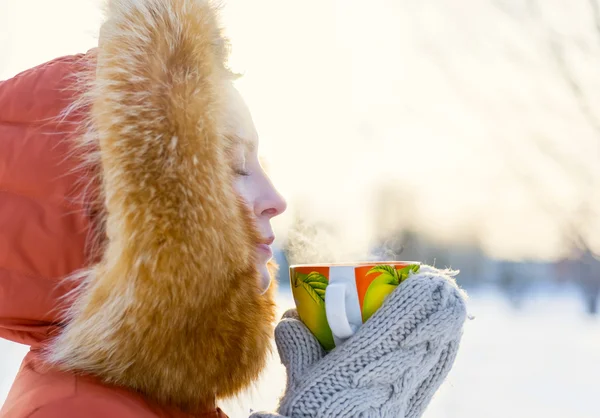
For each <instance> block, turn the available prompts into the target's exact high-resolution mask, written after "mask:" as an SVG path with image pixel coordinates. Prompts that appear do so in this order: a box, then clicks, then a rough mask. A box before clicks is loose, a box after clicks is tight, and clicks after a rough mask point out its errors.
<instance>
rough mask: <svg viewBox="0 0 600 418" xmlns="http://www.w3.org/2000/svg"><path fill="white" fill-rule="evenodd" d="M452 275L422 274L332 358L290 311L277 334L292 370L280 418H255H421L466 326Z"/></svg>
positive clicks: (259, 416) (424, 270)
mask: <svg viewBox="0 0 600 418" xmlns="http://www.w3.org/2000/svg"><path fill="white" fill-rule="evenodd" d="M452 276H453V274H452V273H451V272H448V271H440V270H437V269H434V268H432V267H427V266H423V267H421V270H420V271H419V273H417V274H415V275H413V276H411V277H409V278H408V279H407V280H406V281H404V282H403V283H401V284H400V286H398V288H397V289H396V290H395V291H394V292H392V294H390V296H389V297H388V298H387V299H386V301H385V303H384V304H383V306H382V307H381V308H380V309H379V310H378V311H377V312H376V313H375V314H374V315H373V316H372V317H371V318H370V319H369V320H368V321H367V322H366V323H365V324H364V325H363V326H362V327H361V328H360V329H359V330H358V332H357V333H356V334H355V335H354V336H353V337H351V338H350V339H349V340H348V341H346V342H345V343H344V344H342V345H340V346H339V347H336V348H335V349H334V350H333V351H331V352H330V353H329V354H327V355H325V352H324V350H323V349H322V348H321V346H320V344H319V343H318V342H317V340H316V339H315V338H314V337H313V335H312V334H311V333H310V331H309V330H308V328H306V326H305V325H304V324H303V323H302V322H300V320H299V319H297V318H295V317H294V312H293V311H292V312H289V313H287V315H284V319H283V320H282V321H281V322H280V323H279V325H278V326H277V328H276V330H275V340H276V343H277V348H278V351H279V355H280V357H281V361H282V363H283V364H284V365H285V366H286V369H287V388H286V392H285V394H284V396H283V398H282V399H281V402H280V407H279V414H281V415H278V414H273V413H261V412H257V413H255V414H253V415H252V417H253V418H269V417H278V416H287V417H291V418H296V417H326V418H330V417H331V418H334V417H335V418H337V417H377V418H379V417H401V418H418V417H420V416H421V414H422V413H423V411H424V410H425V408H426V407H427V405H428V404H429V402H430V400H431V398H432V397H433V395H434V393H435V392H436V391H437V389H438V388H439V386H440V385H441V383H442V382H443V380H444V379H445V377H446V375H447V374H448V372H449V371H450V369H451V367H452V364H453V363H454V359H455V357H456V353H457V350H458V346H459V342H460V338H461V336H462V326H463V323H464V321H465V319H466V307H465V295H464V293H463V292H462V291H461V290H459V288H458V287H457V285H456V283H455V281H454V279H453V277H452Z"/></svg>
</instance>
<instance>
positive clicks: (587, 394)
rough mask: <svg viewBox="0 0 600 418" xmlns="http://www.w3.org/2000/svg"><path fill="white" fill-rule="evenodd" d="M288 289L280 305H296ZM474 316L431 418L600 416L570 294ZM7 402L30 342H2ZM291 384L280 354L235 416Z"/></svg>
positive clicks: (584, 333) (590, 358)
mask: <svg viewBox="0 0 600 418" xmlns="http://www.w3.org/2000/svg"><path fill="white" fill-rule="evenodd" d="M287 292H288V291H287V289H282V293H281V296H280V307H281V309H282V310H283V309H286V308H287V307H290V306H291V303H292V302H291V299H290V297H289V294H288V293H287ZM469 303H470V313H471V314H473V315H475V316H476V319H475V320H473V321H469V322H468V323H467V325H466V329H465V335H464V338H463V342H462V346H461V351H460V353H459V355H458V358H457V361H456V363H455V365H454V369H453V370H452V372H451V373H450V375H449V377H448V379H447V381H446V382H445V384H444V385H443V386H442V388H441V389H440V391H439V392H438V394H437V395H436V397H435V398H434V400H433V401H432V403H431V405H430V407H429V409H428V410H427V411H426V413H425V415H424V417H425V418H481V417H485V418H496V417H497V418H506V417H511V418H531V417H536V418H537V417H539V418H555V417H556V418H559V417H560V418H564V417H570V418H592V417H594V418H596V417H598V416H600V406H599V404H598V401H597V395H598V393H599V389H600V318H597V317H596V318H593V317H588V316H586V315H585V314H584V313H583V309H582V306H581V303H580V301H579V299H578V298H577V295H575V294H574V293H573V292H570V291H562V292H554V293H549V292H547V293H544V294H540V295H537V296H531V297H530V298H529V300H528V301H527V302H525V304H524V306H523V308H522V309H520V310H515V309H513V308H512V307H511V306H510V305H509V304H508V303H506V301H505V300H504V299H503V298H502V297H500V296H499V295H498V294H497V293H494V292H477V293H472V294H471V295H470V302H469ZM0 353H1V354H0V402H3V401H4V399H5V397H6V393H7V391H8V389H9V387H10V384H11V381H12V379H13V378H14V376H15V374H16V372H17V369H18V367H19V362H20V360H21V358H22V356H23V355H24V353H25V349H24V347H21V346H18V345H16V344H11V343H8V342H5V341H1V342H0ZM284 383H285V372H284V369H283V367H282V366H281V365H280V364H279V361H278V360H277V359H276V358H273V359H272V360H271V362H270V364H269V367H268V369H267V370H266V372H265V374H264V376H263V378H262V379H261V380H260V382H259V383H258V384H257V385H256V388H254V389H253V394H251V395H250V394H249V395H244V396H242V397H241V398H240V399H238V400H235V401H228V402H225V403H222V406H223V409H224V410H225V411H226V412H227V413H228V414H229V415H230V416H231V417H232V418H237V417H246V416H247V415H248V414H247V411H248V409H249V408H253V409H257V410H259V409H272V408H274V407H275V405H276V402H277V397H278V396H279V394H280V392H281V390H282V389H283V387H284Z"/></svg>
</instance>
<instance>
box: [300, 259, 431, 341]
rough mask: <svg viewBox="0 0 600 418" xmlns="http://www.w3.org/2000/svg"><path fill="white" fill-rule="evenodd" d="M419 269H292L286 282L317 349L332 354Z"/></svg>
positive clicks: (411, 265)
mask: <svg viewBox="0 0 600 418" xmlns="http://www.w3.org/2000/svg"><path fill="white" fill-rule="evenodd" d="M420 266H421V264H420V263H419V262H415V261H377V262H364V263H345V264H302V265H293V266H291V267H290V282H291V288H292V294H293V296H294V302H295V303H296V309H297V311H298V315H299V316H300V319H301V320H302V322H304V324H305V325H306V326H307V327H308V329H309V330H310V331H311V332H312V333H313V334H314V335H315V337H316V338H317V340H319V342H320V343H321V345H322V346H323V347H324V348H325V349H326V350H332V349H333V348H334V347H336V346H338V345H340V344H341V343H343V342H344V341H346V340H347V339H348V338H350V337H351V336H352V335H354V334H355V333H356V331H358V328H360V326H361V325H362V324H363V323H365V322H366V321H367V320H368V319H369V318H370V317H371V315H373V314H374V313H375V311H377V309H379V308H380V307H381V305H382V304H383V302H384V301H385V298H386V297H387V296H388V295H389V294H390V293H392V292H393V291H394V289H395V288H396V287H397V286H398V285H399V284H400V283H402V281H404V280H406V279H407V278H408V277H409V276H410V274H412V273H416V272H418V271H419V268H420Z"/></svg>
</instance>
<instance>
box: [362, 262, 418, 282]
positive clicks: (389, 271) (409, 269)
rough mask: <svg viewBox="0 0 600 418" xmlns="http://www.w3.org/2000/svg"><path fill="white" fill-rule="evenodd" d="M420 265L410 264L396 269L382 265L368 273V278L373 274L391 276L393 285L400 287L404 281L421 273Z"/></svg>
mask: <svg viewBox="0 0 600 418" xmlns="http://www.w3.org/2000/svg"><path fill="white" fill-rule="evenodd" d="M419 267H420V266H419V265H418V264H409V265H408V266H405V267H402V268H400V269H396V268H395V267H394V266H391V265H387V264H381V265H378V266H375V267H373V268H372V269H370V270H369V271H368V272H367V276H368V275H369V274H373V273H381V274H386V275H388V276H391V277H392V278H393V284H395V285H399V284H400V283H402V282H403V281H404V280H406V279H408V277H409V276H410V275H411V273H417V272H418V271H419Z"/></svg>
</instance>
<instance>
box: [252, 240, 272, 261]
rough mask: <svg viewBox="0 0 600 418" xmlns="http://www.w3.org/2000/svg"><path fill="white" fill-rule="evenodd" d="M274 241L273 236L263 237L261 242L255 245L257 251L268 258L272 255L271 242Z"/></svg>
mask: <svg viewBox="0 0 600 418" xmlns="http://www.w3.org/2000/svg"><path fill="white" fill-rule="evenodd" d="M274 241H275V237H274V236H271V237H269V238H266V239H264V240H263V241H262V242H260V243H259V244H258V245H257V246H256V248H257V249H258V251H260V252H261V253H263V254H265V255H266V256H267V257H268V258H271V257H273V250H272V249H271V244H273V242H274Z"/></svg>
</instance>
